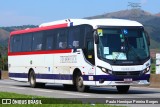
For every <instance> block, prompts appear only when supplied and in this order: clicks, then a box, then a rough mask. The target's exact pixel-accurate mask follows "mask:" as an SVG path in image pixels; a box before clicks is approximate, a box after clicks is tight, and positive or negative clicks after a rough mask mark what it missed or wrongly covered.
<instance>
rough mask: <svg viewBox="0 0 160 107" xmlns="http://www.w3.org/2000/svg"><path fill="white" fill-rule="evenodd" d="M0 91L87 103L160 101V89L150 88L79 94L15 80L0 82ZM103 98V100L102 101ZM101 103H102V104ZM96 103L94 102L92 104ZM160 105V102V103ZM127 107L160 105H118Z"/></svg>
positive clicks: (102, 89) (93, 90) (97, 89)
mask: <svg viewBox="0 0 160 107" xmlns="http://www.w3.org/2000/svg"><path fill="white" fill-rule="evenodd" d="M0 91H1V92H14V93H19V94H26V95H37V96H44V97H49V98H66V99H70V98H71V99H75V98H79V99H80V100H83V101H86V99H88V100H89V101H91V100H92V99H94V100H95V99H96V102H98V101H100V100H101V101H102V100H108V99H109V100H112V99H132V98H133V99H136V98H139V99H143V98H147V99H149V98H153V99H155V100H156V99H157V98H159V99H160V88H150V87H130V90H129V92H128V93H127V94H119V93H118V92H117V90H116V87H91V89H90V90H89V91H88V92H84V93H81V92H77V91H74V90H66V89H64V87H63V86H62V85H59V84H46V87H45V88H30V86H29V83H24V82H17V81H13V80H8V79H6V80H0ZM101 98H102V99H101ZM101 101H100V102H101ZM92 103H94V102H92ZM159 103H160V101H159ZM116 105H125V106H129V107H135V106H137V107H141V106H145V107H159V106H160V104H154V105H153V104H136V105H135V104H116Z"/></svg>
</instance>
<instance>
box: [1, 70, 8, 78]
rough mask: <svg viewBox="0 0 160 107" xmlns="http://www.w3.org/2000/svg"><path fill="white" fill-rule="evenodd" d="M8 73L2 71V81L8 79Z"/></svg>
mask: <svg viewBox="0 0 160 107" xmlns="http://www.w3.org/2000/svg"><path fill="white" fill-rule="evenodd" d="M8 78H9V77H8V71H1V79H8Z"/></svg>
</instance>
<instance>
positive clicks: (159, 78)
mask: <svg viewBox="0 0 160 107" xmlns="http://www.w3.org/2000/svg"><path fill="white" fill-rule="evenodd" d="M150 87H157V88H160V74H151V77H150Z"/></svg>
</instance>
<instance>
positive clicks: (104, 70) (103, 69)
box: [98, 66, 112, 74]
mask: <svg viewBox="0 0 160 107" xmlns="http://www.w3.org/2000/svg"><path fill="white" fill-rule="evenodd" d="M98 67H99V68H100V69H101V70H102V72H104V73H107V74H112V71H111V70H108V69H106V68H104V67H100V66H98Z"/></svg>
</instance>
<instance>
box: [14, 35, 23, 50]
mask: <svg viewBox="0 0 160 107" xmlns="http://www.w3.org/2000/svg"><path fill="white" fill-rule="evenodd" d="M12 39H13V40H12V52H20V51H21V46H22V36H21V35H16V36H13V38H12Z"/></svg>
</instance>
